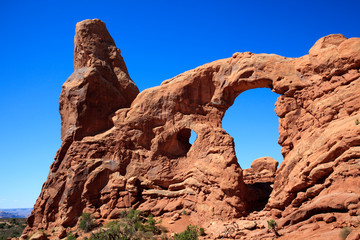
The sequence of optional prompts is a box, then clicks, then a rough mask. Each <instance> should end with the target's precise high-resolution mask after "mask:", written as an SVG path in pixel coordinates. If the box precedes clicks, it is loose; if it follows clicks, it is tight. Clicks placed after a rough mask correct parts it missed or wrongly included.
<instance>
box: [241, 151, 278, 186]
mask: <svg viewBox="0 0 360 240" xmlns="http://www.w3.org/2000/svg"><path fill="white" fill-rule="evenodd" d="M278 164H279V162H278V161H276V160H275V159H273V158H271V157H262V158H258V159H256V160H254V161H253V162H252V164H251V168H248V169H244V170H243V175H244V176H243V179H244V182H245V183H246V184H253V183H255V182H257V183H259V182H272V183H274V181H275V173H276V169H277V166H278Z"/></svg>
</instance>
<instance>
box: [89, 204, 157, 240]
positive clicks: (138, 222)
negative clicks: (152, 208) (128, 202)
mask: <svg viewBox="0 0 360 240" xmlns="http://www.w3.org/2000/svg"><path fill="white" fill-rule="evenodd" d="M120 215H121V216H122V218H121V219H120V221H112V222H109V223H108V224H106V226H105V227H106V228H107V229H106V230H105V229H100V230H99V231H98V232H96V233H92V234H91V236H90V238H89V240H143V239H153V235H154V234H155V235H159V234H160V233H161V232H162V230H161V229H160V226H159V225H158V224H159V223H158V222H156V220H155V219H154V217H153V216H152V215H151V214H150V215H148V216H147V217H146V214H145V213H144V212H141V211H138V210H134V209H129V210H128V211H123V212H121V214H120Z"/></svg>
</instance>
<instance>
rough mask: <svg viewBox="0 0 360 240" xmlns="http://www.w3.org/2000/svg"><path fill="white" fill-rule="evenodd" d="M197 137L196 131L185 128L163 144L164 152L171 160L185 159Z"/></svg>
mask: <svg viewBox="0 0 360 240" xmlns="http://www.w3.org/2000/svg"><path fill="white" fill-rule="evenodd" d="M196 137H197V135H196V133H195V131H193V130H191V129H189V128H183V129H181V130H180V131H178V132H176V133H175V134H174V135H172V136H171V137H169V138H168V139H167V140H166V142H165V143H164V144H162V147H161V148H162V151H163V152H164V153H165V154H166V155H167V156H168V157H169V158H179V157H184V156H186V155H187V153H188V152H189V150H190V148H191V146H192V144H193V143H194V142H195V140H196Z"/></svg>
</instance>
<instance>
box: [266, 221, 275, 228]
mask: <svg viewBox="0 0 360 240" xmlns="http://www.w3.org/2000/svg"><path fill="white" fill-rule="evenodd" d="M267 224H268V228H269V229H276V227H277V223H276V221H275V220H274V219H271V220H268V221H267Z"/></svg>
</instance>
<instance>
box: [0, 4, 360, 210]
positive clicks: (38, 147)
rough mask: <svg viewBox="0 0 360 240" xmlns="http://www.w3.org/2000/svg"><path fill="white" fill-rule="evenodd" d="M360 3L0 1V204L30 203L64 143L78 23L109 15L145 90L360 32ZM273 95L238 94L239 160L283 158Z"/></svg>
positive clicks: (233, 122) (230, 119)
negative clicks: (62, 103) (226, 62)
mask: <svg viewBox="0 0 360 240" xmlns="http://www.w3.org/2000/svg"><path fill="white" fill-rule="evenodd" d="M359 9H360V1H359V0H353V1H347V0H344V1H316V0H312V1H309V0H304V1H289V0H287V1H265V0H264V1H240V0H233V1H230V0H222V1H219V0H218V1H211V0H207V1H196V0H192V1H186V0H185V1H165V0H164V1H156V0H153V1H148V0H146V1H145V0H144V1H108V2H107V3H105V1H90V0H88V1H16V0H15V1H1V3H0V16H1V18H2V24H1V35H0V44H1V45H0V46H1V57H0V68H1V85H0V89H1V95H0V110H1V114H0V132H1V138H0V153H1V154H0V162H1V165H0V184H1V185H0V208H18V207H32V206H33V204H34V203H35V200H36V198H37V197H38V195H39V193H40V190H41V187H42V184H43V182H44V181H45V180H46V177H47V174H48V172H49V167H50V164H51V163H52V161H53V159H54V155H55V152H56V150H57V149H58V148H59V147H60V144H61V142H60V116H59V113H58V97H59V95H60V91H61V85H62V84H63V82H64V81H65V80H66V79H67V78H68V76H70V74H71V73H72V72H73V49H74V46H73V37H74V30H75V24H76V23H77V22H78V21H81V20H84V19H92V18H99V19H101V20H103V21H104V22H105V23H106V24H107V27H108V30H109V32H110V34H111V35H112V36H113V38H114V40H115V42H116V44H117V46H118V47H119V48H120V49H121V50H122V55H123V57H124V58H125V62H126V64H127V66H128V70H129V72H130V75H131V77H132V79H133V80H134V81H135V83H136V84H137V86H138V87H139V89H140V90H144V89H146V88H149V87H152V86H156V85H159V84H160V83H161V82H162V81H163V80H165V79H168V78H171V77H173V76H176V75H177V74H180V73H182V72H184V71H186V70H189V69H192V68H195V67H197V66H199V65H202V64H205V63H207V62H211V61H214V60H217V59H220V58H227V57H230V56H232V54H233V53H234V52H244V51H251V52H254V53H276V54H279V55H283V56H287V57H299V56H302V55H305V54H307V52H308V50H309V48H310V47H311V46H312V45H313V44H314V43H315V41H316V40H317V39H318V38H320V37H323V36H325V35H328V34H331V33H342V34H344V35H345V36H346V37H360V27H359V23H360V14H359ZM276 98H277V96H276V94H274V93H272V92H271V91H270V90H268V89H265V90H263V89H260V90H251V91H248V92H245V93H244V94H242V95H240V96H239V97H238V99H237V100H236V102H235V104H234V106H233V107H232V108H230V109H229V111H228V112H227V113H226V116H225V119H224V128H225V129H226V130H227V131H228V132H229V133H230V135H232V136H233V137H234V139H235V143H236V152H237V155H238V159H239V161H240V164H241V166H242V167H243V168H247V167H249V166H250V164H251V161H252V160H254V159H255V158H257V157H261V156H272V157H274V158H276V159H277V160H279V161H281V155H280V147H279V146H278V145H277V138H278V133H277V129H278V119H277V117H276V115H275V114H274V111H273V109H274V103H275V101H276Z"/></svg>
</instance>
